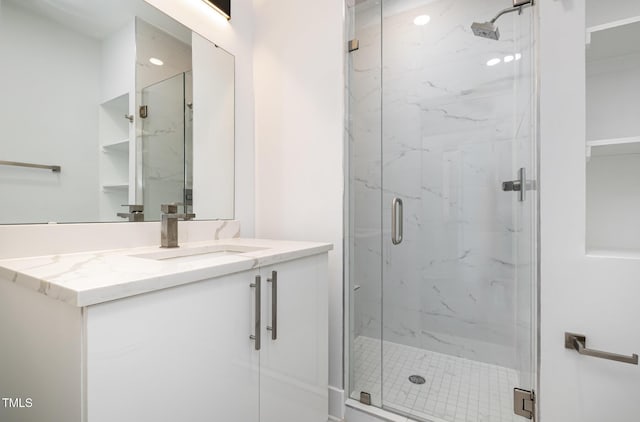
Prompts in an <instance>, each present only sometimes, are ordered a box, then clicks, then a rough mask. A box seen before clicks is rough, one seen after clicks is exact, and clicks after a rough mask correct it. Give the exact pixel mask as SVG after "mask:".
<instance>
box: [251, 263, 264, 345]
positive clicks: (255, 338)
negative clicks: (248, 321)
mask: <svg viewBox="0 0 640 422" xmlns="http://www.w3.org/2000/svg"><path fill="white" fill-rule="evenodd" d="M249 286H250V287H252V288H254V289H256V290H255V292H256V303H255V313H256V316H255V327H254V330H255V331H254V332H255V334H252V335H250V336H249V338H250V339H251V340H253V341H254V342H255V348H256V350H260V337H261V336H260V324H261V323H262V322H261V320H260V315H261V314H262V307H261V303H262V301H261V299H260V296H261V290H262V289H261V287H260V276H259V275H257V276H256V282H255V283H251V284H250V285H249Z"/></svg>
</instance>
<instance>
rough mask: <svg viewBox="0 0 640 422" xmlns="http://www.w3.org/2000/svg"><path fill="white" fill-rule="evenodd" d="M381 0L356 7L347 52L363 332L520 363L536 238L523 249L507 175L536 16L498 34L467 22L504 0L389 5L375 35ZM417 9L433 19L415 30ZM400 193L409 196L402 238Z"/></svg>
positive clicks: (504, 21)
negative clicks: (521, 272) (520, 310)
mask: <svg viewBox="0 0 640 422" xmlns="http://www.w3.org/2000/svg"><path fill="white" fill-rule="evenodd" d="M374 3H375V2H373V1H371V2H363V3H360V4H359V5H358V6H357V9H356V19H355V21H356V22H355V25H356V38H358V39H359V41H360V50H358V51H357V52H355V53H353V54H352V55H351V59H352V60H353V69H352V73H351V75H350V77H351V84H350V96H351V98H352V101H351V133H350V134H351V136H352V138H353V139H352V144H351V165H352V166H353V169H354V170H353V174H354V176H353V180H352V183H351V194H352V195H354V196H355V201H354V202H355V203H354V206H353V208H354V209H353V210H352V212H354V213H355V217H354V225H355V227H354V229H353V233H354V234H355V240H354V250H353V255H352V262H353V263H354V264H353V265H354V266H355V268H354V269H353V274H354V280H353V283H354V284H357V285H360V286H361V288H360V290H358V291H357V292H356V293H355V295H356V296H355V335H366V336H368V337H375V338H380V336H381V335H382V337H383V338H384V339H385V340H387V341H392V342H398V343H402V344H407V345H410V346H415V347H424V348H429V349H432V350H436V351H439V352H442V353H449V354H452V355H456V356H461V357H465V358H470V359H475V360H480V361H484V362H488V363H495V364H499V365H502V366H508V367H516V365H517V363H516V360H517V353H516V351H515V348H516V347H515V346H516V342H517V340H516V319H517V318H516V314H517V310H516V305H517V304H519V303H520V301H526V300H527V294H525V292H526V291H528V290H527V289H522V288H521V289H520V290H518V280H517V279H516V275H517V272H516V269H517V265H516V264H519V263H521V261H520V260H519V259H518V258H519V255H518V253H519V252H520V251H521V250H523V249H524V248H525V246H526V245H529V243H530V239H529V238H527V239H524V238H523V239H521V242H522V244H521V245H520V249H518V248H517V246H516V242H517V241H519V234H520V231H521V227H517V226H516V223H517V221H519V220H517V219H516V218H515V215H514V214H516V213H518V212H521V210H518V209H517V208H515V206H516V200H515V197H516V195H515V194H512V193H505V192H503V191H502V190H501V183H502V182H503V181H506V180H512V179H515V176H516V172H517V167H520V166H521V165H520V163H519V160H520V155H521V154H522V151H523V150H526V153H527V155H526V159H529V158H530V157H531V154H530V151H529V150H528V149H527V146H529V145H530V140H531V130H530V123H531V119H530V115H531V104H530V102H531V98H532V96H531V93H532V89H531V85H530V81H531V72H530V71H529V69H528V68H527V67H526V64H530V63H531V62H530V61H528V60H529V58H530V57H529V56H530V52H531V50H530V49H527V50H523V49H522V46H528V43H529V40H530V38H529V37H530V35H531V32H530V31H531V28H530V24H529V20H530V16H529V15H523V16H517V15H516V14H514V15H507V16H504V17H503V18H501V19H500V21H499V27H500V32H501V40H500V41H493V40H486V39H482V38H478V37H474V36H473V34H472V32H471V29H470V25H471V23H472V22H474V21H480V22H484V21H486V20H489V19H490V18H492V17H493V16H494V15H495V13H497V12H498V11H499V10H501V9H503V8H504V7H505V5H504V4H503V2H500V1H494V0H486V1H482V2H477V1H471V0H467V1H462V0H460V1H410V0H397V1H396V0H386V1H385V2H383V10H382V13H383V15H384V19H383V24H382V25H383V34H384V37H383V38H382V40H381V34H380V15H379V13H380V9H379V7H380V5H376V4H374ZM376 12H377V14H376ZM422 14H428V15H429V16H431V21H430V22H429V23H428V24H427V25H425V26H416V25H414V23H413V20H414V18H415V17H416V16H418V15H422ZM521 20H525V21H526V24H525V23H524V22H521ZM523 24H525V26H524V27H523V28H520V25H523ZM381 47H382V54H381V53H380V49H381ZM516 50H517V51H516ZM516 54H520V56H518V57H520V59H518V60H515V57H516ZM507 55H513V56H514V60H513V61H511V62H509V63H504V62H502V63H500V64H498V65H496V66H492V67H490V66H487V64H486V63H487V61H488V60H489V59H491V58H494V57H497V58H501V59H502V58H504V57H505V56H507ZM380 130H381V132H380ZM394 196H397V197H399V198H402V200H403V202H404V240H403V242H402V243H401V244H400V245H398V246H393V245H392V243H391V241H390V232H391V224H390V223H391V202H392V198H393V197H394ZM519 218H521V217H519ZM381 228H382V233H380V230H381ZM527 242H529V243H527ZM381 247H382V253H381ZM529 286H530V284H529ZM381 293H382V300H381V297H380V294H381ZM530 308H531V307H530V306H529V307H528V308H527V309H530ZM382 318H384V319H382ZM526 320H527V318H526V317H525V315H524V314H523V315H522V318H518V321H519V323H520V326H522V327H523V329H526V327H525V326H526ZM380 325H382V326H383V330H380V329H379V327H380ZM523 332H524V331H523ZM524 337H525V336H524V335H522V336H520V340H521V342H520V343H522V345H523V346H525V345H526V344H525V343H526V342H525V340H524Z"/></svg>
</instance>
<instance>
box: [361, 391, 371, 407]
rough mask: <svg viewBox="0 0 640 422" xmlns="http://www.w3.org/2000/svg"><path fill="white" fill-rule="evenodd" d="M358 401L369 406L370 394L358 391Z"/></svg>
mask: <svg viewBox="0 0 640 422" xmlns="http://www.w3.org/2000/svg"><path fill="white" fill-rule="evenodd" d="M360 403H362V404H366V405H367V406H371V394H369V393H367V392H366V391H361V392H360Z"/></svg>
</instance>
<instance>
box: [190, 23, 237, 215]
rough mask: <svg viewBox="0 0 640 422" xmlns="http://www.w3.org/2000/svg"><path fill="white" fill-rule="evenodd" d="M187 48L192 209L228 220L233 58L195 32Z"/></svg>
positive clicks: (231, 192) (231, 169) (230, 212)
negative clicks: (189, 58)
mask: <svg viewBox="0 0 640 422" xmlns="http://www.w3.org/2000/svg"><path fill="white" fill-rule="evenodd" d="M192 45H193V64H194V66H193V104H194V106H193V121H194V124H193V134H194V137H193V191H194V192H195V195H194V197H193V210H194V212H195V213H196V215H197V216H198V217H199V218H207V216H216V217H217V218H233V211H234V209H233V205H234V204H233V183H230V181H233V179H234V174H233V161H234V151H233V136H234V118H233V109H234V58H233V56H231V55H230V54H228V53H227V52H226V51H224V50H221V49H220V48H217V47H215V46H214V45H212V44H211V43H210V42H209V41H207V40H206V39H204V38H202V37H201V36H199V35H198V34H195V33H194V34H193V43H192ZM214 74H215V77H212V75H214ZM211 98H215V101H210V99H211ZM239 112H240V113H245V112H246V110H240V111H239ZM236 165H238V164H236Z"/></svg>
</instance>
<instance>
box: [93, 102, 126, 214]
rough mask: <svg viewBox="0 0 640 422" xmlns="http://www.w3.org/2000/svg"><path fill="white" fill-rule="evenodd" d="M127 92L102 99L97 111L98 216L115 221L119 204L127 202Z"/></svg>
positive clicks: (119, 207) (119, 208) (119, 209)
mask: <svg viewBox="0 0 640 422" xmlns="http://www.w3.org/2000/svg"><path fill="white" fill-rule="evenodd" d="M129 100H130V98H129V94H128V93H125V94H122V95H120V96H118V97H115V98H112V99H110V100H108V101H105V102H103V103H102V104H100V106H99V114H100V145H101V146H102V147H101V151H100V152H101V154H100V191H101V194H102V195H101V199H100V215H101V220H102V221H109V220H113V221H117V219H118V217H117V213H118V212H120V211H121V210H122V209H121V205H122V204H127V203H129V161H130V160H129V155H130V148H131V137H132V135H131V134H132V133H133V130H132V126H133V125H132V123H131V121H130V119H129V118H128V116H129V114H130V113H129V108H130V105H129Z"/></svg>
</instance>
